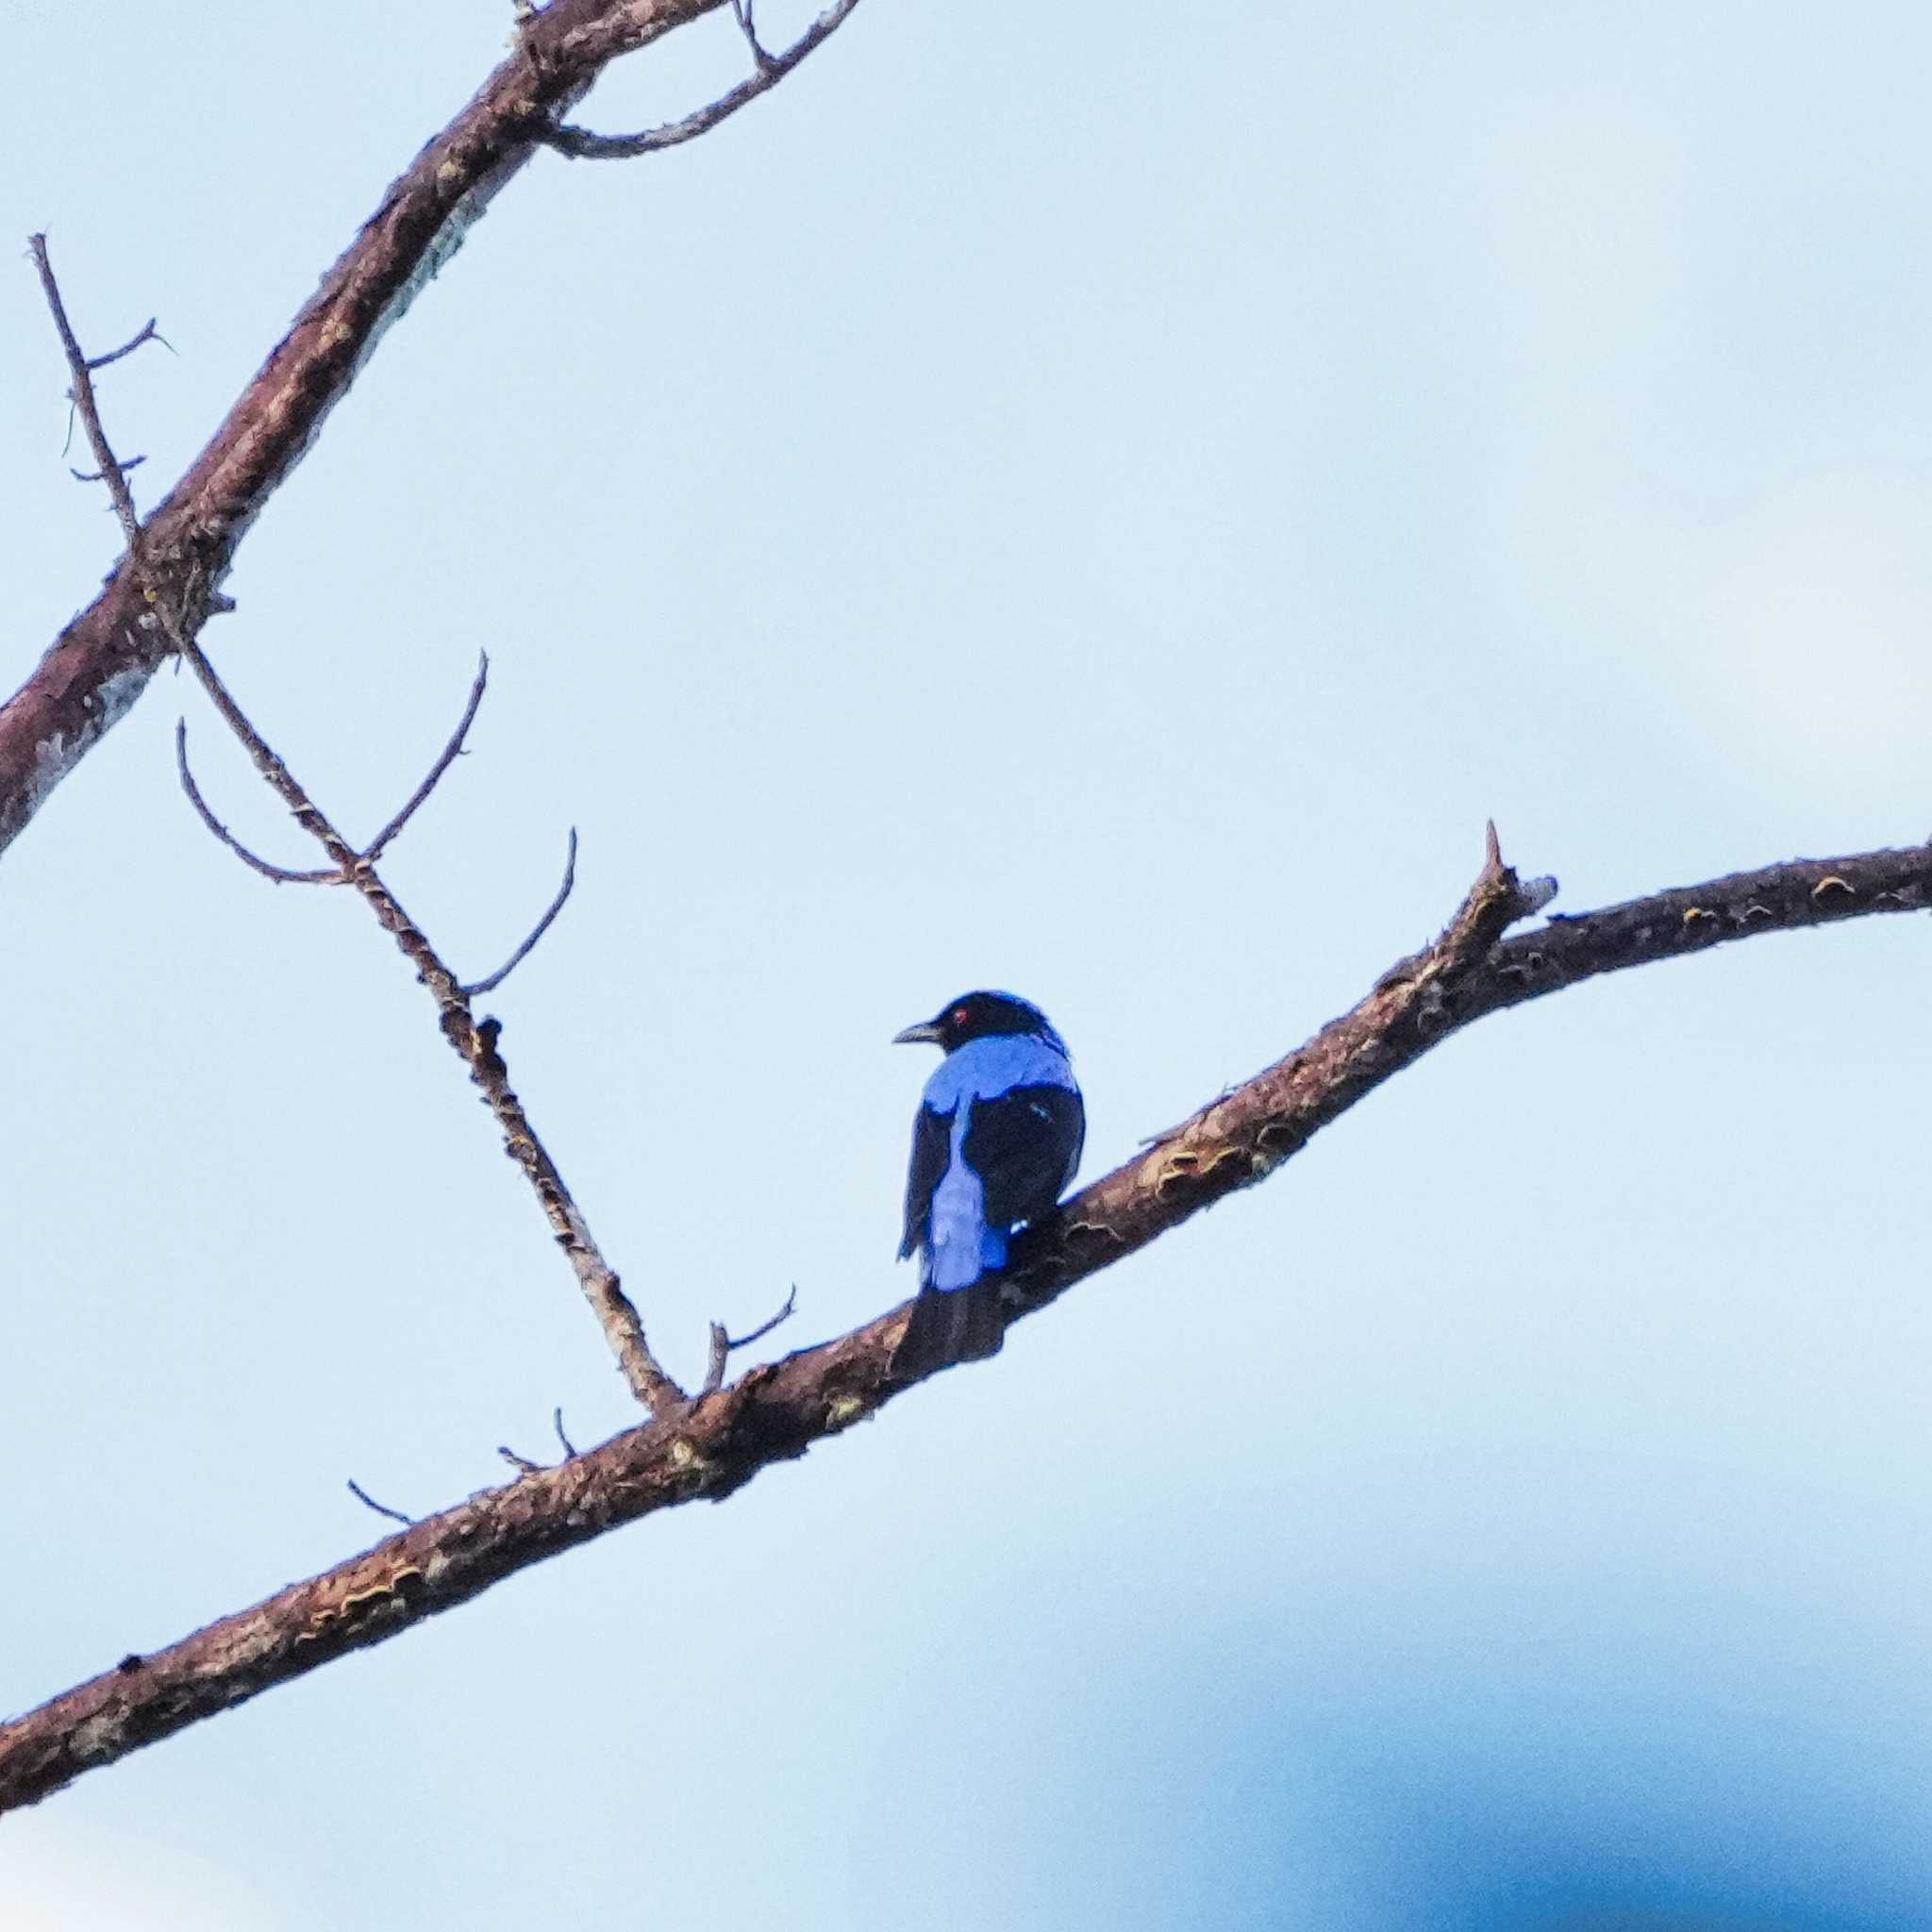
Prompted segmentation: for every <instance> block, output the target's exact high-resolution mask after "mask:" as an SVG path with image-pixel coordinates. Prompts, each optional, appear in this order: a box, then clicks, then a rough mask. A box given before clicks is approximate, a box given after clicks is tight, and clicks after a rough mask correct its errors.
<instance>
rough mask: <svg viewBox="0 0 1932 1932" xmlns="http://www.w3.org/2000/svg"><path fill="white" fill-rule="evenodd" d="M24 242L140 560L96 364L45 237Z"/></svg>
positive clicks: (73, 395)
mask: <svg viewBox="0 0 1932 1932" xmlns="http://www.w3.org/2000/svg"><path fill="white" fill-rule="evenodd" d="M26 245H27V248H28V250H29V251H30V252H31V253H32V255H33V258H34V267H35V268H36V269H37V270H38V271H39V273H40V277H41V290H42V293H43V294H44V295H45V296H46V298H47V308H48V309H49V311H50V312H51V313H52V315H53V317H54V328H55V332H56V333H57V334H58V336H59V338H60V347H61V348H62V350H64V351H65V353H66V356H67V373H68V375H69V377H70V379H71V383H72V387H70V388H69V390H68V391H67V394H68V398H69V400H70V401H71V402H72V403H73V404H74V407H75V408H76V409H77V410H78V411H79V412H80V422H81V426H82V427H83V428H84V429H85V430H86V431H87V440H88V444H89V447H90V448H92V451H93V453H94V461H95V463H96V464H97V465H98V466H99V477H100V480H101V481H102V482H103V483H105V484H106V485H107V486H108V491H109V492H110V493H111V494H112V496H113V498H114V512H115V514H116V515H117V516H118V517H119V518H120V519H121V529H122V532H123V534H124V535H125V537H126V539H127V548H128V551H129V554H130V555H132V556H133V557H134V558H136V559H137V560H139V559H140V558H141V556H142V548H141V518H140V517H139V516H138V515H137V514H136V512H135V508H134V499H133V497H131V496H130V495H128V493H127V483H126V472H125V469H124V468H123V466H122V465H121V464H120V463H119V462H117V461H116V460H115V458H114V452H113V451H112V450H111V449H110V448H109V447H108V434H107V431H106V430H104V429H103V428H102V427H101V412H100V410H99V408H97V407H96V405H95V403H94V385H93V377H92V373H91V372H92V370H93V369H94V367H95V366H96V365H95V364H93V363H92V362H90V361H89V360H88V359H87V358H86V357H85V356H84V355H82V353H81V348H80V343H79V342H78V341H76V340H75V334H74V328H73V325H71V324H70V323H69V322H68V320H67V308H66V305H65V304H64V303H63V302H62V301H61V300H60V285H59V283H58V282H57V281H56V280H55V279H54V264H53V263H52V262H51V261H49V260H48V258H47V238H46V237H45V236H44V235H29V236H28V237H27V238H26Z"/></svg>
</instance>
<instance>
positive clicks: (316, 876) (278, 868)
mask: <svg viewBox="0 0 1932 1932" xmlns="http://www.w3.org/2000/svg"><path fill="white" fill-rule="evenodd" d="M175 770H176V771H177V772H179V773H180V774H181V789H182V791H185V792H187V794H188V802H189V804H191V805H192V806H193V808H195V810H196V811H198V812H199V813H200V814H201V822H202V824H205V825H206V826H207V827H208V830H209V831H210V832H212V833H213V834H214V835H215V837H216V838H217V839H219V840H220V841H222V843H223V844H224V845H225V846H226V847H227V848H228V850H229V851H230V852H232V853H233V854H234V855H235V857H236V858H239V859H240V860H241V861H242V864H244V865H247V866H250V867H252V868H253V869H254V870H255V871H257V872H258V873H259V874H261V875H262V877H263V878H265V879H273V880H274V881H275V884H276V885H278V886H340V885H342V884H345V883H346V882H347V879H348V876H349V875H348V874H347V873H345V872H344V871H343V870H342V869H341V866H339V865H325V866H322V867H319V868H317V869H316V870H314V871H310V872H297V871H291V869H290V868H289V867H288V866H285V865H272V864H271V863H270V862H269V861H268V860H267V859H266V858H261V857H259V856H258V854H256V853H253V852H251V851H249V849H248V847H247V846H245V845H244V844H242V841H241V840H239V839H238V838H236V837H235V835H234V833H232V832H231V831H229V829H228V828H227V826H226V825H225V824H223V823H222V822H221V820H220V819H218V818H216V816H215V815H214V813H213V812H211V811H210V810H209V809H208V801H207V799H205V798H204V797H203V796H202V795H201V787H200V786H198V785H197V784H196V783H195V782H194V774H193V773H192V771H190V770H189V767H188V720H187V719H186V718H177V719H175Z"/></svg>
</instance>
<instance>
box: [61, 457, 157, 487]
mask: <svg viewBox="0 0 1932 1932" xmlns="http://www.w3.org/2000/svg"><path fill="white" fill-rule="evenodd" d="M146 461H147V458H145V457H129V458H127V459H126V461H125V462H124V463H123V464H122V465H121V474H122V475H124V476H125V475H131V474H132V473H133V472H134V471H136V470H138V469H140V468H141V466H142V464H143V463H144V462H146ZM67 474H68V475H70V476H72V477H73V478H74V480H75V482H76V483H105V482H106V481H107V480H108V479H107V477H105V476H104V475H102V474H101V473H100V471H98V470H75V469H71V468H70V469H69V471H68V472H67Z"/></svg>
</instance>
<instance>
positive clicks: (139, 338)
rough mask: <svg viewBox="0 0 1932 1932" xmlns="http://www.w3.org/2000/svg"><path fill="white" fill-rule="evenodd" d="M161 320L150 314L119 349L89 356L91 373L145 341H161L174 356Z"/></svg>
mask: <svg viewBox="0 0 1932 1932" xmlns="http://www.w3.org/2000/svg"><path fill="white" fill-rule="evenodd" d="M159 320H160V318H159V317H158V316H156V315H150V316H149V317H148V319H147V320H146V321H145V322H144V323H142V325H141V327H140V328H139V329H138V330H137V331H136V332H135V333H134V334H133V335H131V336H129V337H128V338H127V340H126V341H125V342H123V343H122V344H121V346H120V347H119V348H118V349H109V350H108V353H107V354H106V355H105V356H90V357H89V358H87V366H88V371H89V374H92V372H93V371H94V370H96V369H105V368H106V367H107V366H108V363H109V362H118V361H120V359H121V358H122V357H124V356H131V355H133V354H134V352H135V350H137V349H138V348H140V347H141V345H142V343H143V342H158V343H160V345H161V347H162V348H164V349H165V350H167V352H168V354H169V355H171V356H172V355H173V354H174V353H175V345H174V343H173V342H171V341H169V340H168V339H167V337H166V336H164V335H163V334H162V333H161V332H160V330H159V329H158V328H157V327H156V326H155V324H156V323H157V322H158V321H159ZM140 460H141V458H139V457H136V458H135V459H134V461H135V462H137V463H138V462H139V461H140ZM127 467H128V468H129V469H132V468H133V467H134V464H133V463H130V464H128V465H127Z"/></svg>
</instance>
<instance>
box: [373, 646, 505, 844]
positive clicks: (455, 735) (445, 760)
mask: <svg viewBox="0 0 1932 1932" xmlns="http://www.w3.org/2000/svg"><path fill="white" fill-rule="evenodd" d="M489 682H490V653H489V652H488V651H484V652H482V653H480V654H479V655H478V658H477V661H476V677H475V683H473V684H472V685H471V686H470V700H469V702H468V703H467V704H466V705H465V706H464V707H463V715H462V717H461V718H460V719H459V720H458V723H457V728H456V729H455V730H454V731H453V732H452V733H451V734H450V740H449V742H448V743H447V744H446V745H444V746H443V748H442V750H441V753H440V754H439V756H438V758H437V760H436V762H435V763H434V764H433V765H431V766H430V768H429V775H428V776H427V777H426V778H425V779H424V781H423V782H422V784H420V785H419V786H417V788H416V789H415V791H412V792H410V794H409V796H408V799H407V800H406V801H405V802H404V805H403V808H402V809H401V810H400V811H399V812H397V813H396V815H395V817H394V818H392V819H391V820H390V822H389V824H386V825H385V826H383V828H382V830H381V831H379V832H378V833H376V835H375V838H374V839H372V840H371V841H369V843H368V844H367V845H365V846H364V847H363V848H362V858H363V862H364V863H365V864H367V865H374V864H375V861H376V860H377V859H378V858H381V857H382V855H383V852H384V850H385V849H386V848H387V847H388V845H389V842H390V841H391V839H393V838H394V837H395V835H396V834H397V833H398V832H400V831H401V830H402V829H403V827H404V826H405V825H407V824H408V823H409V821H410V820H411V819H412V818H413V817H414V816H415V815H416V808H417V807H419V806H420V805H421V804H422V803H423V802H424V800H425V799H426V798H427V797H428V796H429V794H430V793H431V792H432V791H435V790H436V787H437V782H438V781H439V780H440V779H441V776H442V774H444V773H445V772H446V771H448V770H449V768H450V767H451V766H452V765H453V764H455V763H456V761H457V759H458V758H459V757H461V755H462V750H463V741H464V739H466V738H467V737H469V735H470V726H471V725H472V724H475V722H476V712H477V710H478V709H479V708H480V707H481V706H482V703H483V691H484V688H485V686H487V685H488V684H489Z"/></svg>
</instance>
